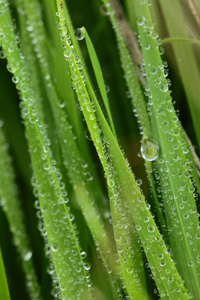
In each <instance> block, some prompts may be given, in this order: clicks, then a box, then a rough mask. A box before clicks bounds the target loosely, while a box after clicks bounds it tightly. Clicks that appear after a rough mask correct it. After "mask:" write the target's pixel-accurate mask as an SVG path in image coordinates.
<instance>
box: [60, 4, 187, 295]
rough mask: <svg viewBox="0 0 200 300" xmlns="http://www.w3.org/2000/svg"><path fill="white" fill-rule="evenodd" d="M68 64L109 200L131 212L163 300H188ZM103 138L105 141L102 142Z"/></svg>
mask: <svg viewBox="0 0 200 300" xmlns="http://www.w3.org/2000/svg"><path fill="white" fill-rule="evenodd" d="M57 8H58V13H59V19H60V25H61V30H62V32H64V31H66V30H67V27H66V25H67V24H66V23H65V18H64V12H63V8H62V5H60V1H57ZM65 43H66V47H69V45H68V42H67V39H66V40H65ZM68 62H69V66H73V74H74V76H75V75H76V76H75V79H74V76H73V77H72V79H73V85H74V87H75V91H76V93H77V97H78V100H79V103H80V106H81V109H82V112H83V115H84V118H85V120H86V123H87V126H88V129H89V131H90V134H91V137H92V139H93V142H94V145H95V148H96V150H97V153H98V155H99V158H100V160H101V163H102V165H103V168H104V171H105V174H106V178H107V184H108V186H109V189H110V190H111V191H112V196H114V198H112V197H110V200H111V201H113V202H112V203H113V205H116V203H121V204H122V207H124V208H125V207H126V209H128V208H129V209H130V212H131V215H132V218H133V221H134V223H135V226H136V229H137V232H138V235H139V237H140V240H141V243H142V246H143V248H144V251H145V254H146V256H147V258H148V261H149V266H150V268H151V270H152V273H153V275H154V278H155V281H156V284H157V287H158V289H159V291H160V294H161V295H162V297H163V298H164V297H171V298H170V299H177V297H182V299H188V296H187V294H186V290H185V289H184V286H183V282H182V280H181V278H180V276H179V274H178V272H177V270H176V267H175V265H174V263H173V261H172V259H171V257H170V254H169V253H168V252H167V249H166V246H165V244H164V241H163V239H162V237H161V235H160V233H159V231H158V229H157V226H156V224H155V222H154V220H153V217H152V215H151V213H150V211H149V209H148V208H147V206H146V203H145V200H144V196H143V195H142V194H141V191H140V189H139V187H138V186H137V184H136V182H135V179H134V176H133V174H132V172H131V170H130V169H129V167H128V165H127V162H126V160H125V158H124V156H123V154H122V152H121V150H120V148H119V146H118V144H117V141H116V139H115V137H114V136H113V134H112V131H111V129H110V128H109V126H108V124H107V122H106V120H105V117H104V115H103V113H102V111H101V109H100V107H99V104H98V102H97V100H95V95H94V92H93V90H92V88H91V86H90V84H89V81H88V80H87V81H86V84H87V89H88V91H89V94H88V91H87V89H86V86H85V82H84V80H83V78H82V76H81V74H80V71H79V68H78V66H77V63H76V60H75V57H74V55H73V53H71V55H70V56H69V57H68ZM90 97H91V100H92V102H93V105H94V108H93V105H92V103H91V100H90ZM97 120H98V122H97ZM98 124H99V125H100V128H99V125H98ZM102 137H103V140H104V142H103V141H102ZM111 170H112V171H111ZM113 172H114V173H113ZM160 256H161V257H162V262H161V261H160V260H159V257H160ZM123 267H124V266H122V268H123ZM140 269H141V266H140ZM166 269H167V270H168V271H169V273H168V274H167V278H166V280H162V279H160V272H162V273H165V270H166ZM168 271H167V272H168ZM171 278H173V280H171ZM133 282H134V279H133Z"/></svg>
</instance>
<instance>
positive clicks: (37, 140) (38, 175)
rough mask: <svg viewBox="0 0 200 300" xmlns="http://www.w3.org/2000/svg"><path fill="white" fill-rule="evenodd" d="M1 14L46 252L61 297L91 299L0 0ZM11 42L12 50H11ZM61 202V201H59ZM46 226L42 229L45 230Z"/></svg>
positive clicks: (6, 12)
mask: <svg viewBox="0 0 200 300" xmlns="http://www.w3.org/2000/svg"><path fill="white" fill-rule="evenodd" d="M2 11H3V13H2V14H1V16H0V32H2V33H3V35H4V37H6V38H4V39H3V41H1V42H2V47H3V50H4V53H5V55H6V57H7V59H8V62H9V64H10V66H11V69H12V72H13V74H14V75H15V76H16V77H17V78H18V84H17V87H18V88H20V92H21V95H22V99H23V100H22V106H23V107H22V117H23V118H24V120H25V126H26V131H27V137H28V143H29V149H30V154H31V160H32V165H33V170H34V176H35V179H36V187H37V190H38V197H39V201H40V207H41V213H42V216H43V220H44V225H43V223H40V227H41V231H42V232H43V235H44V236H47V239H48V243H49V247H50V248H49V254H50V253H51V257H52V263H53V265H54V267H55V272H56V275H57V277H56V278H57V281H58V284H59V287H60V293H61V295H62V299H69V298H71V299H92V296H91V292H90V289H89V287H88V283H87V278H86V270H85V268H84V265H83V261H82V258H81V255H80V248H79V245H78V241H77V237H76V235H75V232H74V228H73V224H72V222H71V220H70V217H69V211H68V209H67V207H66V205H65V202H66V201H67V198H66V191H65V190H64V185H63V183H62V182H61V177H62V176H61V174H60V172H59V170H58V169H57V168H56V166H55V164H54V162H55V161H54V160H53V157H52V155H51V152H50V149H49V151H48V152H47V151H45V146H47V145H46V144H47V143H46V141H47V137H46V135H45V127H44V126H42V124H41V122H40V120H39V119H38V116H37V113H36V111H35V110H33V108H34V101H35V98H34V93H33V91H32V89H31V87H30V86H29V79H28V78H29V77H28V75H27V70H26V69H25V66H24V65H23V61H22V59H21V56H20V53H19V50H18V47H17V44H16V43H15V42H14V41H15V34H14V29H13V24H12V21H11V15H10V11H9V6H8V3H7V1H6V0H4V1H3V2H2ZM10 45H12V52H11V51H10ZM60 203H61V204H60ZM44 226H45V229H44Z"/></svg>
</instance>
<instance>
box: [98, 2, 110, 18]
mask: <svg viewBox="0 0 200 300" xmlns="http://www.w3.org/2000/svg"><path fill="white" fill-rule="evenodd" d="M109 6H110V5H109V4H107V5H106V4H102V5H101V6H100V13H101V14H102V15H104V16H109V15H110V11H109V10H108V7H109Z"/></svg>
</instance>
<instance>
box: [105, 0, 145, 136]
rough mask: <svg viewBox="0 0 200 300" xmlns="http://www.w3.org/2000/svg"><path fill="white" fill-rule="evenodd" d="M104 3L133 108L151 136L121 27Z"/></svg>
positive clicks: (143, 128) (142, 98)
mask: <svg viewBox="0 0 200 300" xmlns="http://www.w3.org/2000/svg"><path fill="white" fill-rule="evenodd" d="M102 2H103V4H104V5H105V7H106V11H107V14H108V16H109V18H110V21H111V23H112V26H113V29H114V30H115V34H116V39H117V44H118V49H119V53H120V59H121V64H122V68H123V70H124V74H125V79H126V83H127V86H128V89H129V91H130V95H131V99H132V103H133V106H134V107H135V109H136V112H137V115H138V119H139V122H140V129H141V132H142V133H143V131H145V132H146V135H148V136H151V129H150V121H149V117H148V114H147V109H146V104H145V100H144V97H143V94H142V91H141V87H140V84H139V81H138V78H137V75H136V71H135V69H134V66H133V62H132V59H131V56H130V54H129V52H128V50H127V47H126V44H125V42H124V38H123V36H122V33H121V31H120V28H119V25H118V23H117V20H116V18H115V13H114V11H113V8H112V6H111V4H110V2H109V1H108V0H102Z"/></svg>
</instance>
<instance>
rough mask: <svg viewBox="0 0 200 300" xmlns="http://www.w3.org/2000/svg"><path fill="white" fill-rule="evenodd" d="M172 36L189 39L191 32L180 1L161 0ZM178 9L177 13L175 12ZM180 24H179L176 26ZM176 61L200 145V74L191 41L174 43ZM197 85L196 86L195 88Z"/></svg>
mask: <svg viewBox="0 0 200 300" xmlns="http://www.w3.org/2000/svg"><path fill="white" fill-rule="evenodd" d="M159 3H160V5H161V8H162V11H163V15H164V18H165V22H166V25H167V29H168V32H169V35H170V38H173V39H176V38H178V39H179V38H183V39H186V40H187V39H188V38H189V33H188V30H187V27H186V22H185V17H184V15H183V9H182V6H181V3H180V1H177V0H176V1H174V2H173V7H172V6H171V5H169V3H167V2H166V1H159ZM174 11H177V14H174ZM174 24H178V26H174ZM172 47H173V50H174V54H175V57H176V62H177V64H178V68H179V71H180V76H181V79H182V83H183V86H184V90H185V93H186V96H187V100H188V104H189V108H190V113H191V116H192V120H193V126H194V129H195V133H196V138H197V142H198V145H199V146H200V134H199V126H198V120H199V115H200V104H199V97H198V95H199V93H200V86H199V81H200V74H199V70H198V67H197V61H196V57H195V53H194V51H193V49H192V45H191V44H190V43H184V44H181V43H172ZM194 86H195V88H194Z"/></svg>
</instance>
